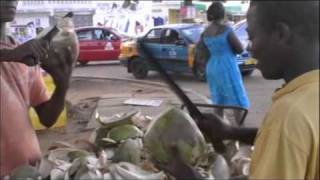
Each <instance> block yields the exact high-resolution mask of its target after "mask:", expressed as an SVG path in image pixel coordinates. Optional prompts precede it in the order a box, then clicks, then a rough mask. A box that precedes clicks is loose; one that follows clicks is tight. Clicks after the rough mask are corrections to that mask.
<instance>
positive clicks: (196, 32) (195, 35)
mask: <svg viewBox="0 0 320 180" xmlns="http://www.w3.org/2000/svg"><path fill="white" fill-rule="evenodd" d="M203 31H204V27H203V26H196V27H190V28H185V29H182V33H183V34H184V35H185V37H186V38H187V39H188V40H189V41H191V42H192V43H197V42H198V41H199V40H200V36H201V33H202V32H203Z"/></svg>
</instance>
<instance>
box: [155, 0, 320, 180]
mask: <svg viewBox="0 0 320 180" xmlns="http://www.w3.org/2000/svg"><path fill="white" fill-rule="evenodd" d="M270 12H272V13H270ZM318 15H319V1H251V2H250V7H249V10H248V13H247V23H248V29H247V31H248V34H249V39H250V41H251V46H249V47H248V50H249V51H250V52H251V53H252V56H253V57H254V58H255V59H257V60H258V64H257V67H258V69H259V70H260V71H261V73H262V75H263V77H264V78H265V79H268V80H279V79H283V80H284V81H285V84H284V85H283V86H282V87H281V88H279V89H277V90H276V91H275V93H274V95H273V97H272V105H271V108H270V110H269V112H268V114H267V115H266V116H265V119H264V121H263V123H262V126H261V127H260V128H259V130H258V129H257V128H246V127H233V126H230V125H227V124H224V123H223V122H222V121H221V120H219V118H218V117H216V116H214V115H207V117H206V119H205V120H204V121H202V122H201V124H200V125H199V127H200V129H201V130H202V132H203V133H205V134H206V135H207V136H211V137H214V138H219V139H229V140H239V141H242V142H245V143H248V144H254V151H253V154H252V156H251V158H252V160H251V165H250V172H249V173H250V174H249V178H250V179H320V175H319V169H320V167H319V161H320V159H319V121H320V119H319V108H320V107H319V86H320V84H319V80H320V79H319V75H320V71H319V16H318ZM173 157H176V158H174V159H172V161H171V162H170V163H168V164H160V165H159V167H160V169H163V170H164V171H166V172H168V173H170V174H172V175H173V176H175V177H177V178H178V179H202V177H201V176H199V174H198V173H197V172H196V171H195V170H194V169H193V168H192V167H190V166H189V165H188V164H186V163H185V162H184V161H183V160H182V159H181V157H180V152H177V153H176V155H175V156H173Z"/></svg>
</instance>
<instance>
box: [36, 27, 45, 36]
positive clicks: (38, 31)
mask: <svg viewBox="0 0 320 180" xmlns="http://www.w3.org/2000/svg"><path fill="white" fill-rule="evenodd" d="M43 30H44V28H43V27H37V28H36V33H37V35H38V34H40V33H41V32H42V31H43Z"/></svg>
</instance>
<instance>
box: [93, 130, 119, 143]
mask: <svg viewBox="0 0 320 180" xmlns="http://www.w3.org/2000/svg"><path fill="white" fill-rule="evenodd" d="M109 131H110V129H109V128H106V127H100V128H97V129H96V130H95V131H94V132H93V133H92V135H91V142H93V143H94V144H95V145H96V146H97V147H99V148H106V147H110V146H113V145H115V144H116V143H117V142H116V141H114V140H113V139H110V138H108V133H109Z"/></svg>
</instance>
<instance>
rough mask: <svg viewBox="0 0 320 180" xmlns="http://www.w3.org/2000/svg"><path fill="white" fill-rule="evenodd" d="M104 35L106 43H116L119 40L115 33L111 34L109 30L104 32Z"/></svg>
mask: <svg viewBox="0 0 320 180" xmlns="http://www.w3.org/2000/svg"><path fill="white" fill-rule="evenodd" d="M104 35H105V39H106V40H108V41H118V40H119V37H118V36H117V35H116V34H115V33H113V32H111V31H109V30H105V31H104Z"/></svg>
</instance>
